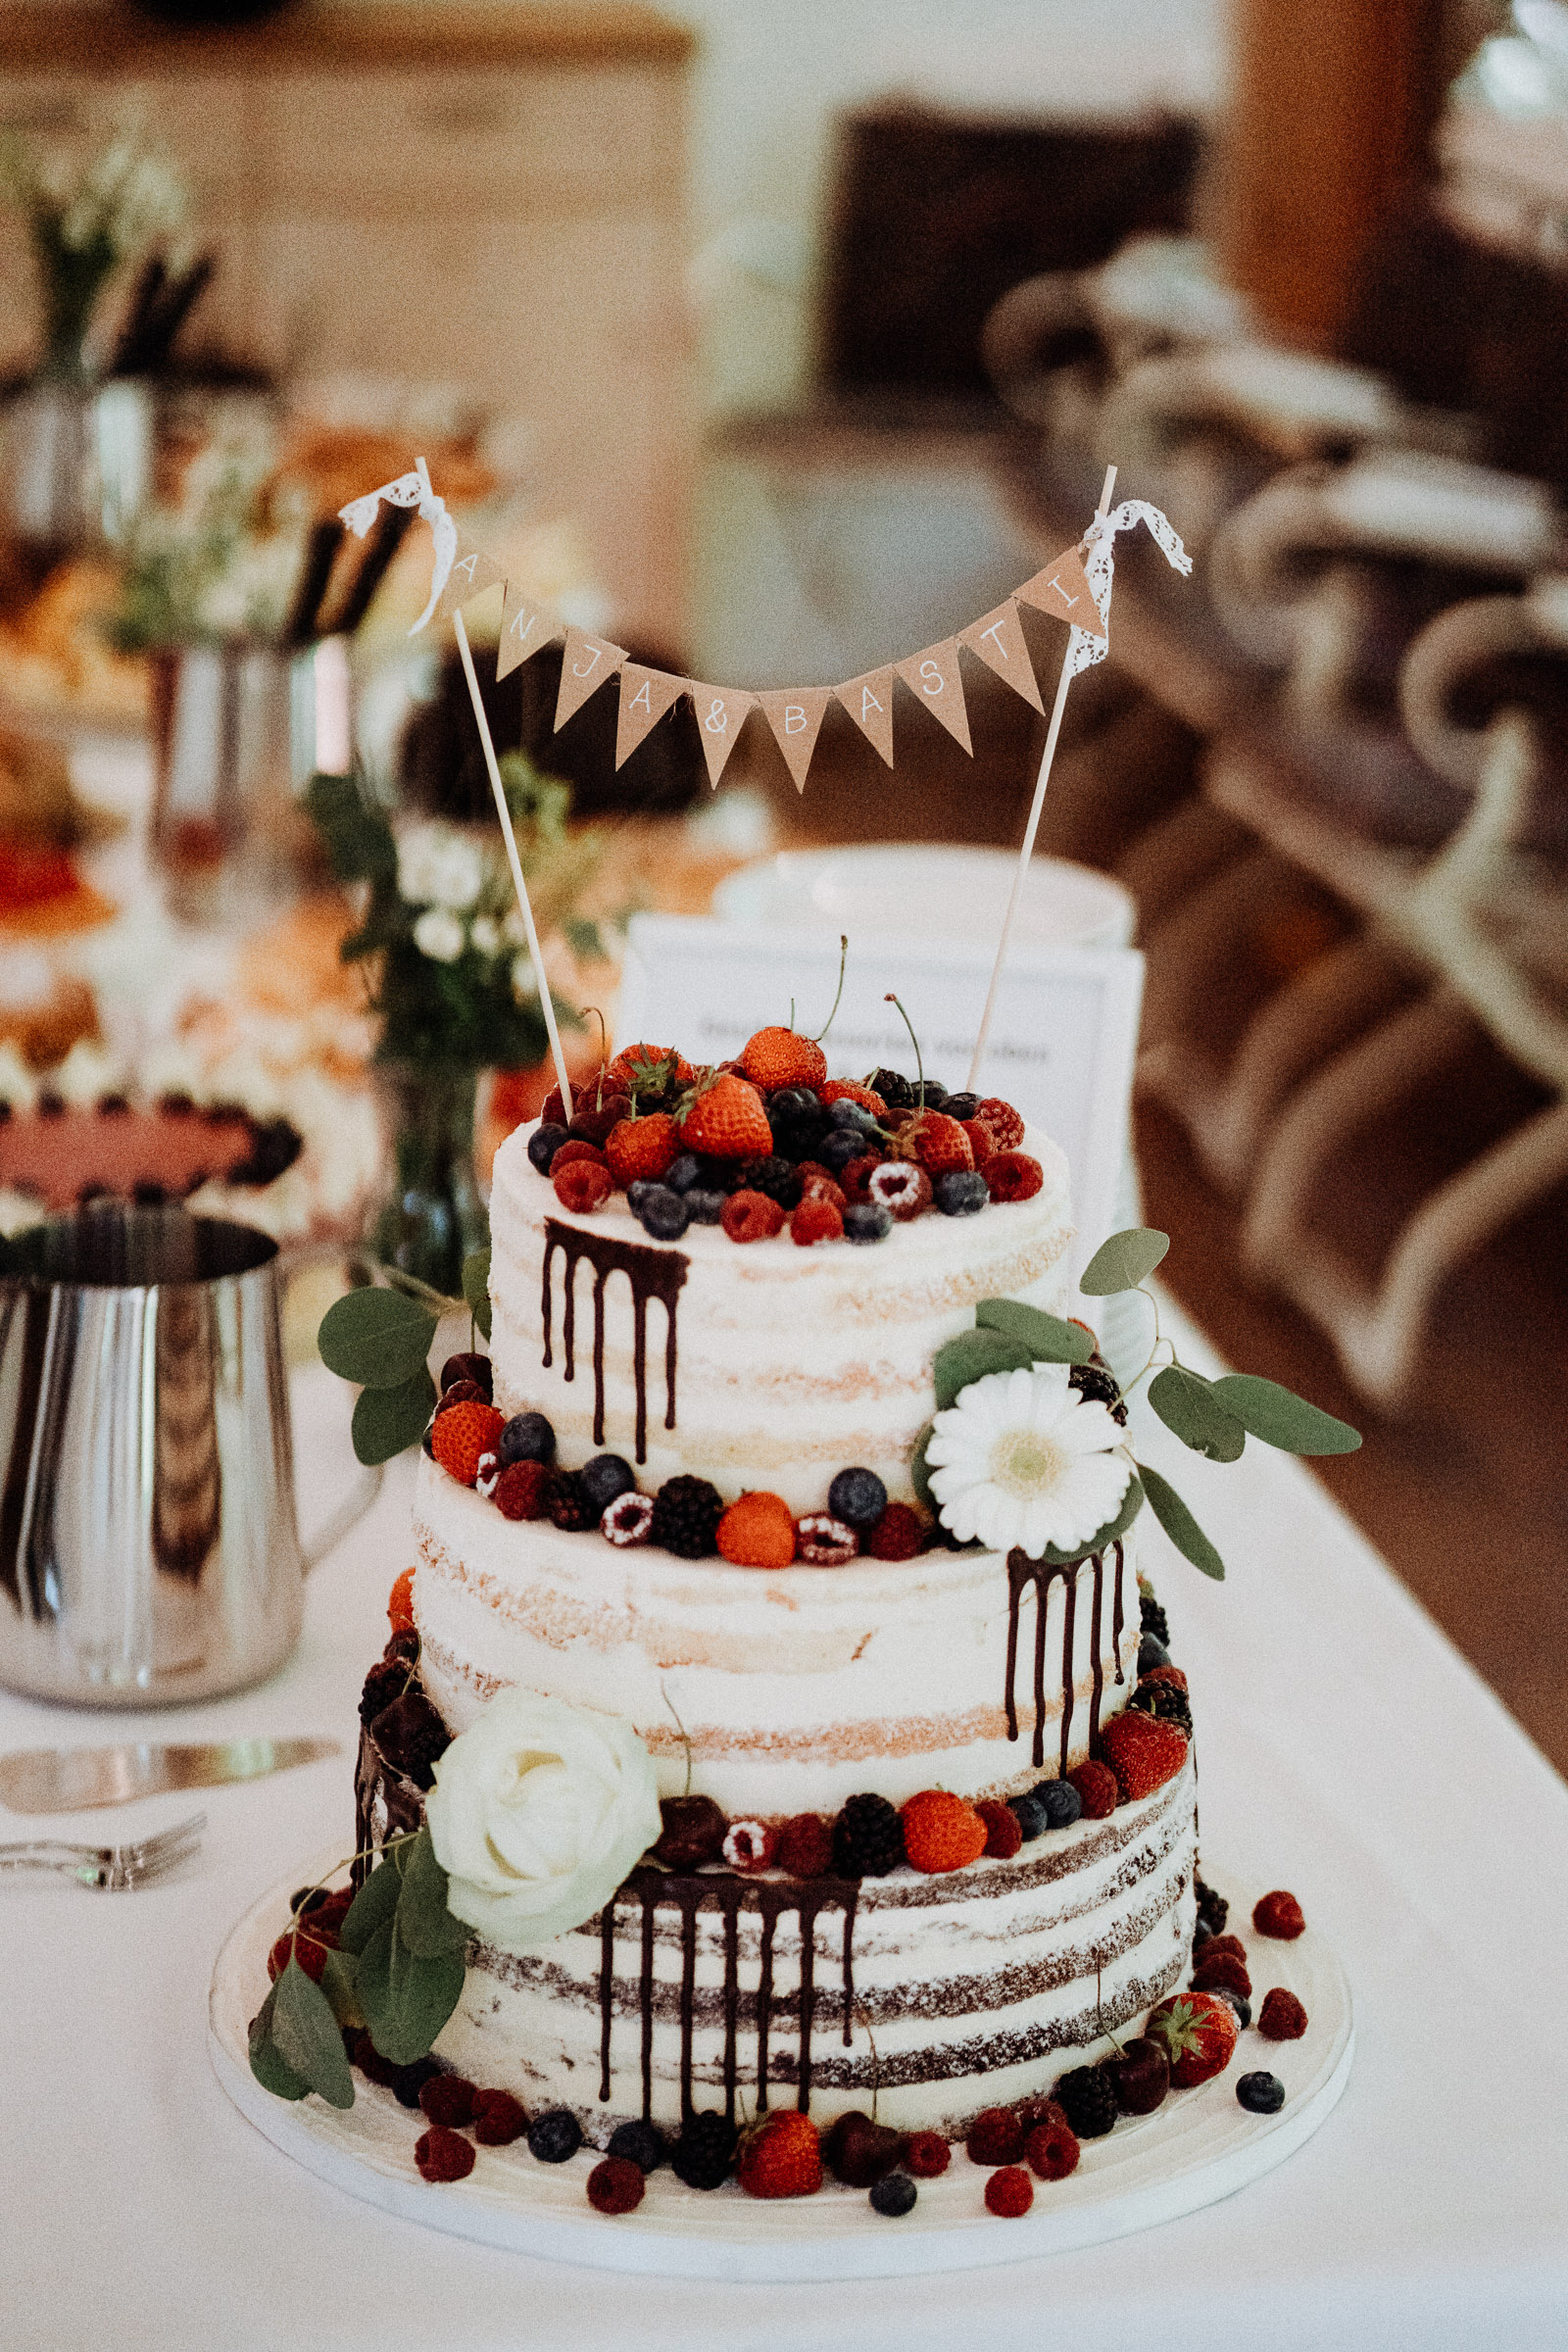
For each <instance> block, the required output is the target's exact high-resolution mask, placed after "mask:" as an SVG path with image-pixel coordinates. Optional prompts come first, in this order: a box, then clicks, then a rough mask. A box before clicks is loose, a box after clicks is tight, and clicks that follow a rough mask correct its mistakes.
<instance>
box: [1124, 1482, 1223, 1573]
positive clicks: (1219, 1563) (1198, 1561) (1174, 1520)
mask: <svg viewBox="0 0 1568 2352" xmlns="http://www.w3.org/2000/svg"><path fill="white" fill-rule="evenodd" d="M1138 1474H1139V1476H1140V1478H1142V1480H1143V1482H1144V1485H1145V1487H1146V1488H1147V1489H1148V1492H1149V1507H1150V1509H1151V1510H1152V1512H1153V1514H1154V1517H1155V1518H1156V1519H1157V1520H1158V1521H1159V1524H1160V1526H1161V1527H1162V1528H1163V1529H1164V1530H1165V1533H1166V1535H1167V1536H1169V1538H1170V1540H1171V1542H1172V1543H1173V1544H1175V1546H1176V1548H1177V1550H1178V1551H1179V1552H1180V1553H1181V1555H1182V1557H1183V1559H1184V1560H1191V1561H1192V1563H1193V1566H1194V1567H1195V1568H1201V1570H1202V1571H1203V1574H1204V1575H1205V1576H1211V1577H1213V1578H1214V1579H1215V1581H1216V1582H1221V1581H1223V1579H1224V1575H1225V1563H1224V1561H1223V1560H1222V1559H1221V1558H1220V1556H1219V1553H1218V1552H1217V1551H1216V1550H1215V1549H1214V1546H1213V1544H1211V1543H1210V1542H1209V1540H1208V1538H1207V1537H1206V1536H1205V1535H1204V1533H1203V1531H1202V1529H1201V1527H1200V1526H1199V1524H1198V1521H1197V1520H1196V1519H1195V1518H1194V1517H1193V1514H1192V1512H1191V1511H1190V1510H1189V1509H1188V1508H1187V1505H1186V1503H1185V1502H1183V1500H1182V1498H1181V1496H1180V1495H1178V1494H1177V1492H1176V1490H1175V1488H1174V1487H1173V1486H1172V1485H1171V1484H1170V1482H1169V1481H1168V1480H1167V1479H1163V1478H1161V1477H1160V1475H1159V1472H1158V1471H1157V1470H1151V1469H1150V1468H1149V1467H1148V1466H1147V1464H1145V1463H1143V1462H1140V1463H1139V1465H1138Z"/></svg>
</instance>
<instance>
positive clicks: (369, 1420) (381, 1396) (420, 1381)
mask: <svg viewBox="0 0 1568 2352" xmlns="http://www.w3.org/2000/svg"><path fill="white" fill-rule="evenodd" d="M434 1406H435V1382H434V1381H433V1380H432V1379H431V1378H430V1375H429V1373H428V1371H427V1370H426V1368H425V1366H424V1365H423V1364H421V1365H420V1366H419V1369H418V1370H417V1372H416V1374H415V1375H414V1378H413V1379H412V1380H407V1381H405V1382H404V1384H403V1386H402V1388H400V1389H362V1390H361V1391H360V1394H359V1397H358V1398H357V1400H356V1402H355V1406H354V1421H353V1425H352V1436H353V1439H354V1454H355V1459H356V1460H357V1461H361V1462H364V1463H365V1465H366V1467H367V1468H368V1469H373V1467H374V1466H375V1464H376V1463H377V1462H389V1461H390V1460H391V1459H392V1456H393V1455H394V1454H395V1453H402V1452H404V1451H405V1450H406V1449H407V1448H408V1447H409V1446H417V1444H418V1443H419V1440H420V1439H421V1438H422V1437H423V1435H424V1427H425V1423H426V1422H427V1421H428V1420H429V1418H430V1414H431V1412H432V1411H433V1409H434Z"/></svg>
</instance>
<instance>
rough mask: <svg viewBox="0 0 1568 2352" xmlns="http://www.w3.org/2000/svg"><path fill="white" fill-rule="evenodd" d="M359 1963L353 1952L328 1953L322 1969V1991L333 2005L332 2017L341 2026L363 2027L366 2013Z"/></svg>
mask: <svg viewBox="0 0 1568 2352" xmlns="http://www.w3.org/2000/svg"><path fill="white" fill-rule="evenodd" d="M358 1975H359V1962H358V1960H357V1959H356V1958H355V1955H354V1954H353V1953H352V1952H345V1951H343V1950H341V1949H340V1950H338V1951H335V1952H328V1953H327V1955H326V1960H325V1963H324V1965H323V1967H322V1969H321V1990H322V1991H323V1992H324V1993H325V1995H326V1997H327V1999H328V2001H330V2003H331V2005H332V2015H333V2016H334V2017H335V2018H336V2019H337V2022H338V2024H339V2025H340V2026H363V2025H364V2023H365V2012H364V2010H363V2009H362V2008H361V2007H360V1994H359V1986H358V1985H357V1984H356V1982H355V1979H356V1978H357V1977H358Z"/></svg>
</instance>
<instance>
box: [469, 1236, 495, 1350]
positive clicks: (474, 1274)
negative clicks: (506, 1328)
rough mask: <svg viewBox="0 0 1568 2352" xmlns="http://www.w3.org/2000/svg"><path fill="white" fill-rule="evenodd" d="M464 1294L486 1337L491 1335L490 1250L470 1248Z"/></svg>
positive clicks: (475, 1319) (470, 1311)
mask: <svg viewBox="0 0 1568 2352" xmlns="http://www.w3.org/2000/svg"><path fill="white" fill-rule="evenodd" d="M463 1296H464V1298H465V1299H466V1300H467V1302H468V1311H469V1313H470V1314H471V1315H472V1317H473V1319H474V1321H475V1323H477V1324H478V1326H479V1329H480V1331H481V1332H482V1333H483V1334H484V1337H485V1338H486V1339H488V1338H489V1337H490V1252H489V1250H469V1251H468V1254H467V1256H466V1258H465V1259H464V1261H463Z"/></svg>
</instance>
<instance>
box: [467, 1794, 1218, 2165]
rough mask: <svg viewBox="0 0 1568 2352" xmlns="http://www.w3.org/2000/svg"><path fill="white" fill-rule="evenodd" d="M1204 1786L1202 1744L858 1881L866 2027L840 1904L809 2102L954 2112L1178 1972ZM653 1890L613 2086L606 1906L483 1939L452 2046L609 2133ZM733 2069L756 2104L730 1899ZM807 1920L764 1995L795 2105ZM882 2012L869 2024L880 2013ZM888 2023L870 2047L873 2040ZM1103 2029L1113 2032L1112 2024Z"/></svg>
mask: <svg viewBox="0 0 1568 2352" xmlns="http://www.w3.org/2000/svg"><path fill="white" fill-rule="evenodd" d="M1196 1796H1197V1785H1196V1776H1195V1772H1194V1768H1193V1766H1192V1764H1191V1762H1189V1763H1188V1764H1187V1765H1186V1766H1185V1767H1184V1769H1183V1771H1182V1772H1181V1773H1180V1774H1179V1775H1178V1776H1177V1778H1176V1779H1175V1780H1173V1781H1170V1782H1168V1783H1167V1784H1166V1785H1165V1787H1164V1788H1162V1789H1156V1790H1155V1791H1154V1793H1153V1794H1152V1796H1150V1797H1146V1798H1145V1799H1144V1800H1143V1801H1142V1802H1141V1803H1139V1804H1134V1805H1123V1806H1120V1807H1118V1809H1117V1810H1116V1812H1115V1813H1114V1814H1112V1815H1111V1816H1110V1818H1109V1819H1108V1820H1105V1821H1083V1822H1079V1823H1077V1824H1076V1825H1075V1826H1074V1827H1073V1828H1071V1829H1068V1830H1061V1831H1055V1832H1052V1833H1050V1834H1049V1835H1048V1836H1047V1837H1046V1838H1042V1839H1040V1840H1039V1841H1037V1842H1036V1843H1034V1844H1032V1845H1026V1846H1024V1847H1023V1848H1022V1850H1021V1851H1020V1852H1019V1853H1018V1854H1017V1855H1016V1856H1015V1857H1014V1858H1013V1859H1012V1860H1011V1861H1008V1862H1001V1861H981V1862H979V1863H976V1864H974V1865H973V1866H972V1867H971V1868H970V1869H968V1870H963V1871H956V1872H953V1873H951V1874H950V1875H948V1876H946V1877H942V1878H919V1877H916V1876H914V1875H913V1874H912V1873H910V1872H908V1871H902V1870H901V1871H898V1872H896V1873H895V1874H894V1875H893V1876H892V1877H890V1878H886V1879H866V1880H863V1881H862V1882H861V1884H860V1886H859V1889H858V1895H857V1898H856V1910H855V1918H854V1933H853V1991H854V2005H853V2009H852V2015H851V2036H850V2041H849V2044H848V2046H846V2044H845V2041H844V2006H845V2002H844V1974H843V1946H844V1915H843V1912H842V1910H841V1909H838V1908H833V1907H826V1908H823V1909H821V1910H819V1911H818V1913H817V1915H816V1920H815V1927H814V1935H813V1939H812V1940H813V1967H812V1976H813V1985H814V2011H813V2026H812V2031H811V2035H810V2111H811V2115H812V2118H813V2120H814V2121H815V2122H816V2123H818V2124H819V2125H821V2126H823V2127H825V2126H826V2125H827V2124H828V2123H829V2122H830V2121H831V2119H832V2117H833V2116H834V2115H835V2114H837V2113H838V2112H840V2111H841V2110H842V2109H844V2108H849V2107H858V2108H860V2109H862V2110H865V2109H869V2107H870V2105H871V2095H872V2090H873V2087H874V2088H875V2091H876V2101H877V2115H878V2118H879V2120H880V2121H881V2122H883V2123H885V2124H889V2125H892V2126H895V2127H897V2128H901V2129H904V2130H917V2129H918V2130H929V2129H947V2130H949V2131H961V2130H962V2129H963V2128H964V2126H965V2125H966V2124H967V2123H968V2122H969V2121H970V2120H971V2119H972V2118H973V2116H974V2115H975V2114H976V2113H977V2112H978V2111H979V2110H980V2109H981V2108H982V2107H991V2106H1001V2105H1005V2104H1006V2103H1007V2102H1009V2101H1011V2100H1013V2099H1016V2098H1020V2097H1022V2096H1024V2095H1026V2094H1028V2093H1031V2092H1036V2091H1039V2090H1040V2089H1042V2088H1043V2087H1045V2086H1048V2085H1049V2084H1050V2083H1051V2082H1053V2081H1054V2078H1055V2077H1056V2076H1057V2075H1058V2074H1060V2073H1061V2072H1062V2071H1063V2070H1064V2069H1065V2068H1067V2067H1069V2066H1074V2065H1077V2064H1078V2063H1080V2061H1081V2060H1082V2058H1083V2057H1084V2055H1085V2053H1086V2052H1087V2051H1088V2050H1089V2049H1090V2048H1091V2047H1092V2046H1093V2045H1094V2044H1095V2043H1096V2042H1097V2041H1098V2040H1099V2038H1100V2035H1101V2034H1102V2033H1103V2030H1104V2029H1105V2028H1106V2027H1109V2028H1113V2029H1114V2028H1120V2027H1122V2026H1125V2025H1127V2024H1128V2023H1129V2022H1130V2021H1131V2020H1132V2019H1134V2018H1136V2017H1138V2016H1140V2015H1141V2014H1142V2013H1143V2012H1144V2011H1145V2010H1147V2009H1148V2008H1149V2007H1150V2006H1151V2005H1152V2003H1153V2002H1154V2001H1156V2000H1158V1999H1159V1998H1161V1996H1162V1995H1163V1994H1165V1993H1166V1992H1168V1991H1170V1990H1171V1989H1172V1987H1173V1986H1174V1985H1177V1984H1178V1983H1179V1982H1180V1980H1181V1978H1182V1976H1183V1974H1184V1973H1185V1970H1186V1965H1187V1957H1188V1953H1189V1951H1190V1950H1191V1946H1192V1936H1193V1923H1194V1916H1195V1903H1194V1896H1193V1887H1192V1880H1193V1870H1194V1862H1195V1842H1196ZM640 1929H641V1904H640V1902H639V1901H638V1900H637V1899H636V1898H635V1897H630V1898H626V1899H623V1900H622V1901H621V1903H620V1904H619V1906H618V1907H617V1911H616V1916H615V1936H614V1941H613V2004H612V2016H611V2036H610V2062H611V2063H610V2095H609V2097H608V2099H601V2096H600V2091H601V2085H602V2082H603V2074H602V2058H603V2049H604V2039H603V2029H604V2006H603V1995H602V1969H603V1965H604V1944H603V1939H602V1936H601V1931H600V1923H599V1922H598V1921H590V1922H589V1923H588V1924H587V1926H585V1927H583V1928H581V1929H579V1930H578V1931H577V1932H576V1933H575V1934H573V1935H570V1936H561V1937H559V1938H558V1939H557V1940H556V1941H555V1942H553V1943H550V1944H547V1945H544V1946H541V1947H540V1949H539V1950H537V1951H531V1952H524V1953H502V1952H492V1951H488V1950H486V1949H485V1948H484V1947H483V1946H481V1947H480V1948H479V1949H478V1951H477V1953H470V1956H469V1963H468V1974H467V1979H466V1984H465V1985H464V1990H463V1997H462V2000H461V2001H460V2003H459V2005H458V2008H457V2011H456V2013H455V2014H454V2016H453V2017H452V2018H451V2020H450V2021H449V2023H448V2024H447V2026H446V2027H445V2028H444V2030H443V2032H442V2034H441V2037H440V2039H439V2041H438V2042H437V2043H436V2050H437V2054H438V2055H440V2056H442V2057H444V2058H447V2059H449V2060H450V2061H451V2062H452V2063H453V2064H454V2065H455V2066H456V2067H457V2068H458V2069H459V2070H460V2072H462V2073H464V2074H466V2075H468V2076H470V2077H471V2078H472V2079H473V2080H474V2081H476V2082H505V2083H507V2084H508V2085H509V2086H510V2087H512V2088H514V2089H515V2090H516V2091H517V2092H518V2093H519V2095H520V2096H521V2097H522V2099H523V2101H524V2104H526V2105H528V2106H530V2107H536V2106H551V2107H554V2106H566V2107H570V2108H572V2109H574V2110H575V2112H576V2114H577V2115H578V2117H579V2118H580V2120H581V2121H582V2123H583V2125H584V2127H585V2129H586V2130H587V2131H588V2132H589V2134H590V2136H591V2137H593V2138H594V2139H595V2140H597V2141H598V2143H599V2144H600V2145H603V2144H604V2142H605V2140H606V2139H607V2138H608V2136H609V2133H610V2131H612V2130H613V2127H614V2125H615V2124H617V2123H619V2122H622V2121H623V2120H624V2119H625V2118H626V2117H628V2116H634V2115H637V2114H640V2113H641V2112H642V2099H643V2075H642V2030H641V2016H640V2008H641V1982H640V1979H641V1965H640V1963H641V1934H640ZM737 1931H738V1934H737V1942H738V1954H737V1978H738V1989H739V2000H738V2003H737V2014H736V2028H735V2033H736V2041H735V2048H736V2074H737V2087H738V2090H739V2093H740V2097H741V2101H742V2104H743V2106H744V2107H745V2109H746V2110H747V2111H750V2110H751V2109H752V2108H753V2107H754V2106H755V2105H756V2103H757V2097H756V2094H757V2071H758V2057H757V2042H758V2034H757V2023H758V1998H757V1992H758V1982H759V1976H760V1942H761V1922H760V1917H759V1915H758V1913H757V1911H755V1910H752V1909H743V1910H741V1911H740V1913H739V1915H738V1919H737ZM723 1946H724V1922H723V1919H722V1916H721V1915H720V1913H719V1912H718V1911H717V1910H711V1909H704V1910H700V1911H699V1912H698V1913H697V1915H696V1936H695V1947H694V1955H693V1967H692V1985H693V1999H692V2013H693V2016H692V2051H691V2080H692V2083H693V2086H694V2089H695V2092H696V2102H695V2103H696V2104H697V2106H698V2107H700V2108H704V2107H712V2106H714V2105H716V2104H721V2103H722V2095H723V2094H722V2084H723V2080H724V2065H723V2058H724V2042H725V2034H726V2019H725V2001H724V1995H723V1985H724V1949H723ZM800 1955H801V1939H800V1933H799V1929H798V1925H797V1921H796V1918H795V1915H794V1914H793V1913H791V1912H785V1913H784V1914H783V1916H782V1917H781V1918H780V1920H779V1922H778V1925H777V1930H776V1934H775V1937H774V1942H773V1953H772V2000H771V2002H770V2004H769V2033H768V2053H769V2063H768V2081H769V2103H770V2104H771V2105H772V2106H774V2107H779V2106H792V2105H794V2104H795V2098H796V2085H797V2084H798V2082H799V2079H800V2077H799V2067H800V2042H801V2035H800V2006H801V2004H800V1997H799V1996H800V1983H801V1972H800ZM682 1973H683V1953H682V1933H681V1914H680V1911H679V1908H678V1907H677V1906H676V1905H675V1904H674V1903H672V1902H670V1903H665V1902H661V1903H660V1904H659V1905H658V1906H657V1908H656V1911H655V1942H654V1995H653V2002H652V2035H651V2049H650V2069H649V2072H650V2078H651V2083H650V2087H651V2094H652V2096H651V2110H652V2114H653V2116H654V2119H655V2121H656V2122H658V2123H661V2124H662V2125H664V2126H665V2127H667V2128H673V2127H675V2126H676V2125H678V2123H679V2120H680V2115H681V2095H680V2090H681V2042H682V2033H681V2018H680V2011H681V2007H682V2001H681V1986H682ZM867 2027H869V2034H868V2033H867ZM872 2037H874V2039H875V2045H876V2047H875V2052H874V2055H873V2052H872V2047H871V2040H872ZM1100 2046H1101V2047H1102V2048H1103V2042H1102V2043H1101V2045H1100Z"/></svg>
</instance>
